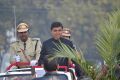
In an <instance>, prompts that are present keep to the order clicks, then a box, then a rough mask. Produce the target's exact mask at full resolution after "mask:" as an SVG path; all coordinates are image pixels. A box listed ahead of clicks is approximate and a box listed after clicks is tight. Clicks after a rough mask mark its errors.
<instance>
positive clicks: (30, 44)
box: [10, 38, 42, 63]
mask: <svg viewBox="0 0 120 80" xmlns="http://www.w3.org/2000/svg"><path fill="white" fill-rule="evenodd" d="M35 46H36V50H35ZM41 46H42V45H41V41H40V40H38V39H33V38H28V40H27V41H26V49H25V50H24V42H22V41H21V40H18V41H16V42H13V43H12V44H11V45H10V54H11V56H10V63H11V62H14V61H15V58H14V57H15V55H19V56H20V62H29V61H31V60H38V59H39V57H40V51H41ZM24 54H25V55H26V56H27V59H26V57H25V55H24Z"/></svg>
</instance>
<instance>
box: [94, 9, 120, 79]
mask: <svg viewBox="0 0 120 80" xmlns="http://www.w3.org/2000/svg"><path fill="white" fill-rule="evenodd" d="M100 26H101V27H100V31H99V33H98V34H97V36H96V45H97V49H98V51H99V53H100V56H102V58H103V60H104V61H105V62H106V64H107V65H108V67H109V71H108V74H107V75H106V76H105V77H106V79H108V77H109V78H110V79H111V80H116V79H115V75H114V71H115V66H116V65H117V64H118V63H119V62H118V61H117V59H116V58H117V56H118V54H119V53H120V10H118V11H117V12H113V13H111V14H109V18H108V20H106V21H105V22H104V23H102V24H101V25H100Z"/></svg>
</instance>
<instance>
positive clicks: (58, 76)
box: [33, 72, 68, 80]
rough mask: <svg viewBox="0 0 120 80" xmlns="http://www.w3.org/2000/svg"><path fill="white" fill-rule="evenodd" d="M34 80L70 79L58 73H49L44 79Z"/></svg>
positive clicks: (37, 79) (36, 79)
mask: <svg viewBox="0 0 120 80" xmlns="http://www.w3.org/2000/svg"><path fill="white" fill-rule="evenodd" d="M33 80H68V77H67V76H66V75H64V74H58V73H56V72H47V73H46V74H45V75H44V76H43V77H40V78H35V79H33Z"/></svg>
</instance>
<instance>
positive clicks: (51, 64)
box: [33, 57, 68, 80]
mask: <svg viewBox="0 0 120 80" xmlns="http://www.w3.org/2000/svg"><path fill="white" fill-rule="evenodd" d="M43 64H44V69H45V71H46V74H45V75H44V76H43V77H40V78H35V79H33V80H68V77H67V76H66V75H64V74H58V73H57V72H56V71H57V67H58V64H57V60H56V59H53V60H51V61H49V60H48V58H47V57H45V58H44V63H43Z"/></svg>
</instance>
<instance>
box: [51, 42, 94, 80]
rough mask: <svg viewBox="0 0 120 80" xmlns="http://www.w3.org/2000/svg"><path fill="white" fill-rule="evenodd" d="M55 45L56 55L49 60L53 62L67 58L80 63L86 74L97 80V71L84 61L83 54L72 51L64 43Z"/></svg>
mask: <svg viewBox="0 0 120 80" xmlns="http://www.w3.org/2000/svg"><path fill="white" fill-rule="evenodd" d="M55 45H56V47H57V49H55V52H54V54H52V55H49V60H52V59H54V58H56V57H67V58H69V59H71V60H73V61H74V62H76V63H78V64H79V66H81V68H82V69H83V71H85V73H86V74H87V75H88V76H90V77H91V78H93V79H95V75H96V72H95V69H94V67H93V65H92V64H91V63H90V62H88V61H86V60H85V59H84V56H83V53H82V52H80V53H79V52H78V51H76V50H75V49H72V48H71V47H69V46H66V45H65V44H64V43H62V42H60V44H55Z"/></svg>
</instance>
